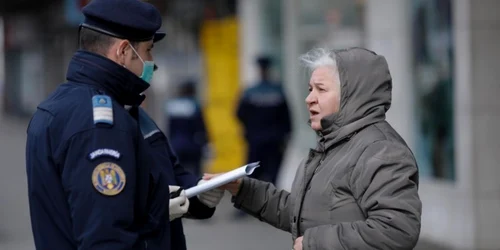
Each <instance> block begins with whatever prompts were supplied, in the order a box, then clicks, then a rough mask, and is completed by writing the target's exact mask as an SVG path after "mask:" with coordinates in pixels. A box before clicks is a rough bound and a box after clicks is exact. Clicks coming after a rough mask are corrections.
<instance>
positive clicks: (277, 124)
mask: <svg viewBox="0 0 500 250" xmlns="http://www.w3.org/2000/svg"><path fill="white" fill-rule="evenodd" d="M256 63H257V65H258V67H259V73H260V81H259V82H258V83H257V84H256V86H254V87H251V88H249V89H247V90H246V91H245V92H244V93H243V95H242V98H241V100H240V103H239V105H238V110H237V116H238V119H239V120H240V122H241V123H242V124H243V127H244V130H245V138H246V141H247V144H248V156H247V157H248V162H255V161H260V165H261V167H260V168H257V169H256V170H255V172H254V176H255V178H257V179H260V180H264V181H268V182H271V183H276V179H277V176H278V173H279V168H280V166H281V161H282V158H283V154H284V149H285V148H286V143H287V138H288V137H289V134H290V131H291V126H290V123H291V122H290V113H289V110H288V105H287V101H286V98H285V95H284V93H283V90H282V89H281V86H280V85H279V84H278V83H275V82H273V81H272V80H271V79H270V67H271V58H269V57H267V56H260V57H258V58H257V60H256Z"/></svg>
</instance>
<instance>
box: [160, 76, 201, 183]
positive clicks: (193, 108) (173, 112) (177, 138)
mask: <svg viewBox="0 0 500 250" xmlns="http://www.w3.org/2000/svg"><path fill="white" fill-rule="evenodd" d="M165 111H166V118H167V124H168V131H169V132H168V135H169V139H170V142H171V145H172V148H173V149H174V151H175V153H176V154H177V156H178V158H179V161H180V162H181V164H182V165H183V166H184V168H186V169H188V170H189V171H191V172H192V173H193V174H194V175H196V176H198V175H200V174H201V164H202V158H203V153H204V149H206V147H207V145H208V135H207V130H206V126H205V120H204V118H203V113H202V110H201V105H200V103H199V102H198V101H197V99H196V83H195V82H194V81H192V80H187V81H184V82H182V83H181V84H180V88H179V93H178V95H177V96H176V97H175V98H173V99H171V100H169V101H167V103H166V105H165Z"/></svg>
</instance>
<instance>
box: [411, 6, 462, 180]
mask: <svg viewBox="0 0 500 250" xmlns="http://www.w3.org/2000/svg"><path fill="white" fill-rule="evenodd" d="M451 7H452V6H451V0H418V1H414V2H413V6H412V19H413V20H412V23H413V37H412V41H413V60H412V61H413V69H414V77H415V79H414V83H415V86H414V90H415V91H414V93H415V95H416V98H415V100H416V101H415V102H416V103H415V113H416V118H417V122H418V124H417V131H416V133H417V136H416V140H417V150H416V152H415V154H416V157H417V162H418V164H419V167H420V171H421V175H422V176H427V177H432V178H438V179H445V180H454V179H455V166H454V137H453V135H454V125H453V112H454V111H453V109H454V107H453V75H454V69H453V52H454V42H453V34H452V28H453V27H452V21H451V20H452V15H451V13H452V8H451Z"/></svg>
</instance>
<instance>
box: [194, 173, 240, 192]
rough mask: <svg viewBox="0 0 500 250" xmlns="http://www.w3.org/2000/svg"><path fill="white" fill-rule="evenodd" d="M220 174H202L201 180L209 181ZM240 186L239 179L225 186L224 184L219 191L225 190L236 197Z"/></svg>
mask: <svg viewBox="0 0 500 250" xmlns="http://www.w3.org/2000/svg"><path fill="white" fill-rule="evenodd" d="M219 175H221V174H203V180H207V181H208V180H210V179H212V178H215V177H217V176H219ZM240 186H241V179H237V180H235V181H232V182H229V183H227V184H224V185H222V186H220V187H218V188H219V189H223V190H227V191H229V193H231V195H232V196H236V195H237V194H238V191H240Z"/></svg>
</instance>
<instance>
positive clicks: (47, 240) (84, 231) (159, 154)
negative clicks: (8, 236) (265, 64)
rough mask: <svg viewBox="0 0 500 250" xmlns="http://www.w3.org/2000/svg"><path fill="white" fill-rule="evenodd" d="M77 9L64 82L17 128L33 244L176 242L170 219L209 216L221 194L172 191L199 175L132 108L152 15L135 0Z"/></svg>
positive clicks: (175, 223) (152, 31) (99, 1)
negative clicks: (75, 47)
mask: <svg viewBox="0 0 500 250" xmlns="http://www.w3.org/2000/svg"><path fill="white" fill-rule="evenodd" d="M83 14H84V16H85V20H84V22H83V23H82V24H81V26H80V28H79V42H80V50H79V51H77V52H76V53H75V54H74V55H73V58H72V59H71V61H70V64H69V67H68V72H67V76H66V78H67V82H66V83H64V84H61V85H60V86H59V87H58V88H57V89H56V90H55V91H54V92H53V93H52V94H51V95H50V96H49V97H48V98H47V99H46V100H45V101H43V102H42V103H41V104H40V105H39V106H38V109H37V111H36V112H35V114H34V115H33V117H32V119H31V121H30V124H29V126H28V131H27V134H28V136H27V144H26V169H27V176H28V192H29V194H28V195H29V203H30V215H31V223H32V230H33V235H34V240H35V246H36V249H65V250H66V249H67V250H70V249H75V250H76V249H80V250H83V249H158V250H160V249H161V250H168V249H175V250H179V249H180V250H182V249H186V241H185V237H184V232H183V227H182V222H181V220H180V218H181V217H183V216H189V217H191V218H197V219H204V218H209V217H211V216H212V215H213V213H214V211H215V206H216V205H217V204H218V202H219V201H220V199H221V198H222V195H223V191H222V190H211V191H209V192H207V193H204V194H201V195H199V196H197V197H193V198H191V199H187V197H186V194H185V192H184V191H183V190H181V188H184V189H185V188H189V187H192V186H195V185H197V184H198V183H201V182H203V180H200V178H199V177H197V176H194V175H192V174H190V173H189V172H187V171H185V170H184V168H183V167H182V166H180V165H179V163H178V161H177V158H176V156H175V154H174V152H173V151H172V149H171V148H170V146H169V142H168V139H167V138H166V137H165V136H164V134H163V133H162V132H161V131H160V129H158V127H157V126H156V124H155V123H154V121H153V120H152V119H151V118H150V117H149V116H148V114H147V113H146V112H145V111H144V110H143V109H142V108H140V107H139V105H140V104H141V103H142V102H143V101H144V99H145V96H144V95H143V94H142V93H143V92H144V91H145V90H146V89H148V88H149V86H150V85H149V84H150V81H151V79H152V77H153V71H154V69H155V64H154V62H153V56H152V54H151V51H152V48H153V45H154V43H155V42H157V41H159V40H161V39H162V38H164V37H165V34H164V33H159V32H158V30H159V29H160V27H161V24H162V20H161V14H160V12H159V11H158V10H157V9H156V8H155V7H154V6H153V5H151V4H149V3H146V2H144V1H140V0H93V1H92V2H91V3H89V4H88V5H87V6H86V7H85V8H83ZM174 192H175V193H176V194H177V193H178V196H177V197H175V196H173V197H170V196H171V194H172V193H174Z"/></svg>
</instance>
